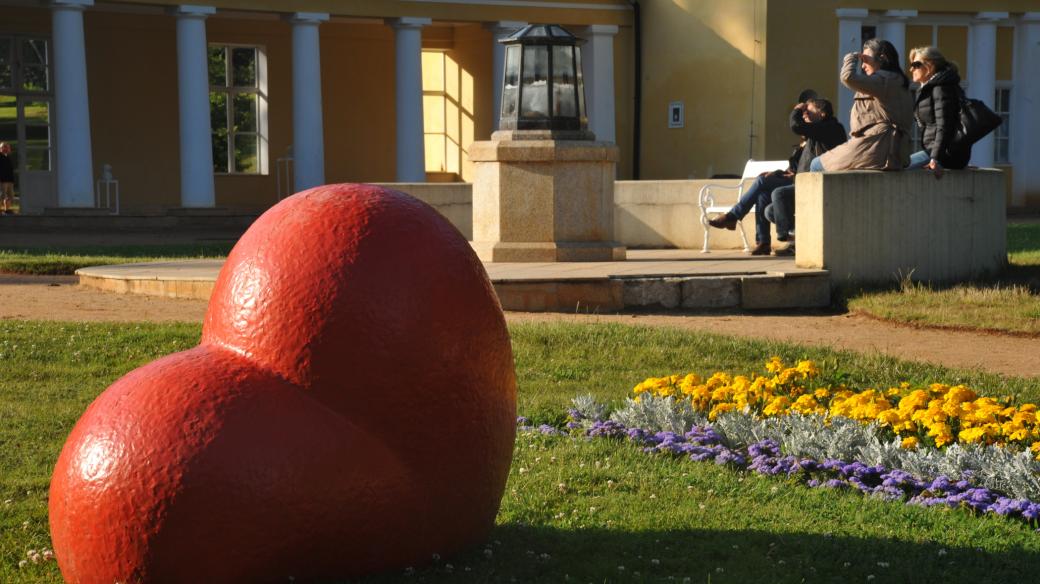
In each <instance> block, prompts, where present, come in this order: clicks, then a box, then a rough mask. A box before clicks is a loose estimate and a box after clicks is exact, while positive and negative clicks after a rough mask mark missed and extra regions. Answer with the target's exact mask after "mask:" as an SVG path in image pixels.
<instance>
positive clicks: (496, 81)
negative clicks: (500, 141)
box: [484, 20, 527, 131]
mask: <svg viewBox="0 0 1040 584" xmlns="http://www.w3.org/2000/svg"><path fill="white" fill-rule="evenodd" d="M484 26H485V27H486V28H487V29H488V30H490V31H491V82H492V90H493V93H492V102H491V115H492V122H491V128H492V131H494V130H497V129H498V122H499V120H500V119H501V117H502V76H503V74H504V69H505V60H506V48H505V46H504V45H502V43H500V42H498V41H500V40H502V39H504V38H506V37H507V36H509V35H511V34H513V33H514V32H516V31H517V30H519V29H521V28H523V27H525V26H527V23H526V22H520V21H515V20H500V21H498V22H489V23H487V24H485V25H484Z"/></svg>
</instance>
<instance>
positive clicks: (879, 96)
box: [809, 39, 914, 172]
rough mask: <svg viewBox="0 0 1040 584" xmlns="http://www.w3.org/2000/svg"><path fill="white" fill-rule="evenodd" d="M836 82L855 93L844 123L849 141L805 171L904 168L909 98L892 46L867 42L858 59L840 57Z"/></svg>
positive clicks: (911, 102) (909, 123)
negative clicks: (839, 72)
mask: <svg viewBox="0 0 1040 584" xmlns="http://www.w3.org/2000/svg"><path fill="white" fill-rule="evenodd" d="M857 62H858V63H859V66H858V67H857V66H856V64H857ZM861 70H862V71H861ZM841 82H842V83H843V84H844V85H845V86H846V87H848V88H849V89H852V90H853V91H855V92H856V95H855V97H854V99H853V104H852V115H851V117H850V119H849V130H850V132H849V134H850V136H851V138H850V139H849V141H848V142H846V143H845V144H842V145H841V146H838V147H837V148H835V149H834V150H831V151H830V152H827V153H825V154H824V155H823V156H819V157H817V158H815V159H813V161H812V162H811V163H810V166H809V169H810V171H812V172H822V171H828V170H830V171H833V170H902V169H904V168H906V167H907V165H909V164H910V132H911V128H912V127H913V109H914V98H913V95H911V93H910V79H908V78H907V76H906V74H905V73H903V70H902V68H901V67H900V66H899V54H898V53H897V52H896V49H895V47H894V46H892V43H890V42H888V41H885V40H881V39H870V40H869V41H867V42H866V43H864V44H863V51H862V52H861V53H849V54H847V55H845V60H844V62H843V64H842V67H841Z"/></svg>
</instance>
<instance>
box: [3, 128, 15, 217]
mask: <svg viewBox="0 0 1040 584" xmlns="http://www.w3.org/2000/svg"><path fill="white" fill-rule="evenodd" d="M13 204H14V164H12V163H11V145H10V144H8V143H7V142H0V208H2V209H3V214H4V215H10V214H11V213H14V211H12V210H11V205H13Z"/></svg>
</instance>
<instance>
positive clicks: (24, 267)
mask: <svg viewBox="0 0 1040 584" xmlns="http://www.w3.org/2000/svg"><path fill="white" fill-rule="evenodd" d="M233 245H234V243H230V242H229V243H213V244H200V245H132V246H126V245H124V246H92V247H89V246H84V247H63V248H6V249H0V272H6V273H13V274H32V275H38V276H39V275H51V276H56V275H69V274H73V273H74V272H75V271H76V270H78V269H80V268H86V267H89V266H104V265H111V264H128V263H137V262H158V261H169V260H183V259H199V258H222V257H226V256H227V254H228V252H230V251H231V248H232V246H233Z"/></svg>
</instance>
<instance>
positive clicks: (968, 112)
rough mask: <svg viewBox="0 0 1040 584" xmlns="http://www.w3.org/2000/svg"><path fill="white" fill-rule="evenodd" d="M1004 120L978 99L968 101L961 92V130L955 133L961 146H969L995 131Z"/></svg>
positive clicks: (962, 91)
mask: <svg viewBox="0 0 1040 584" xmlns="http://www.w3.org/2000/svg"><path fill="white" fill-rule="evenodd" d="M1003 121H1004V120H1002V119H1001V118H1000V116H999V115H997V114H996V113H995V112H994V111H993V110H991V109H989V107H988V106H987V105H986V104H985V103H983V102H982V100H978V99H970V98H968V97H967V96H965V95H964V90H963V89H962V90H961V129H960V130H959V131H958V132H957V134H958V136H957V138H958V140H957V142H959V143H960V145H961V146H971V145H972V144H974V143H976V142H978V141H979V140H981V139H982V138H983V137H985V136H986V134H989V133H990V132H992V131H993V130H996V129H997V126H999V125H1000V124H1001V123H1002V122H1003Z"/></svg>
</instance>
